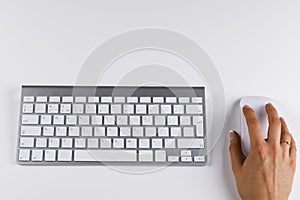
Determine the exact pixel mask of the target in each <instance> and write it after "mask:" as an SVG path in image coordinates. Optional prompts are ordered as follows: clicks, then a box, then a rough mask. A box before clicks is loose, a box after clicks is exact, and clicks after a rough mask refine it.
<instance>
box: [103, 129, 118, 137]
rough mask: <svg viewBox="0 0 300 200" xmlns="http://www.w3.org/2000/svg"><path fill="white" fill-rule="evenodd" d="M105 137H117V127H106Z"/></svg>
mask: <svg viewBox="0 0 300 200" xmlns="http://www.w3.org/2000/svg"><path fill="white" fill-rule="evenodd" d="M106 130H107V136H108V137H117V136H118V127H107V128H106Z"/></svg>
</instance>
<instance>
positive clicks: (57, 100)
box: [49, 96, 60, 103]
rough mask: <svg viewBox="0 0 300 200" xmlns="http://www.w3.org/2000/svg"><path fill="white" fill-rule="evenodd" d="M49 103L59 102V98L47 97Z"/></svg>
mask: <svg viewBox="0 0 300 200" xmlns="http://www.w3.org/2000/svg"><path fill="white" fill-rule="evenodd" d="M49 102H56V103H57V102H60V97H59V96H53V97H49Z"/></svg>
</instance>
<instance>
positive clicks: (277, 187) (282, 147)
mask: <svg viewBox="0 0 300 200" xmlns="http://www.w3.org/2000/svg"><path fill="white" fill-rule="evenodd" d="M266 111H267V114H268V120H269V130H268V139H267V140H264V138H263V133H262V130H261V127H260V122H259V119H258V118H257V116H256V114H255V112H254V110H253V109H252V108H250V107H249V106H245V107H244V108H243V112H244V115H245V118H246V121H247V125H248V130H249V136H250V151H249V155H248V157H247V158H246V157H245V156H244V154H243V153H242V150H241V140H240V136H239V135H238V134H237V133H236V132H235V131H232V132H231V133H230V139H231V140H230V147H229V149H230V155H231V163H232V170H233V173H234V176H235V180H236V184H237V188H238V192H239V194H240V196H241V198H242V199H243V200H287V199H288V197H289V194H290V192H291V189H292V185H293V178H294V174H295V169H296V144H295V140H294V139H293V137H292V135H291V134H290V133H289V130H288V127H287V125H286V123H285V121H284V120H283V118H279V116H278V113H277V111H276V109H275V108H274V107H273V105H272V104H267V105H266ZM284 141H289V142H290V144H288V142H284Z"/></svg>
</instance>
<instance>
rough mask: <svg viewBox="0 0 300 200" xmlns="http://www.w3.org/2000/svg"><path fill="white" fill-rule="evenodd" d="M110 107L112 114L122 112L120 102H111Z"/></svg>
mask: <svg viewBox="0 0 300 200" xmlns="http://www.w3.org/2000/svg"><path fill="white" fill-rule="evenodd" d="M110 108H111V110H110V112H111V113H112V114H121V113H122V106H121V104H112V105H111V106H110Z"/></svg>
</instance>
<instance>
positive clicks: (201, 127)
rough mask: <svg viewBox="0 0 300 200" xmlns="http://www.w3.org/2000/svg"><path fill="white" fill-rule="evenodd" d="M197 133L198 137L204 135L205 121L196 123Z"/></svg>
mask: <svg viewBox="0 0 300 200" xmlns="http://www.w3.org/2000/svg"><path fill="white" fill-rule="evenodd" d="M196 135H197V137H204V131H203V123H199V124H197V125H196Z"/></svg>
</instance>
